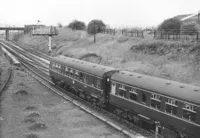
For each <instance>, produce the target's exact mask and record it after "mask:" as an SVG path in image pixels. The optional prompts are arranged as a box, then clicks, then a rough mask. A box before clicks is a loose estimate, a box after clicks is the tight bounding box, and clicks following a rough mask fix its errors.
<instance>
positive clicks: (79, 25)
mask: <svg viewBox="0 0 200 138" xmlns="http://www.w3.org/2000/svg"><path fill="white" fill-rule="evenodd" d="M68 27H69V28H71V29H72V30H85V28H86V26H85V23H84V22H82V21H77V20H74V21H72V22H71V23H69V25H68Z"/></svg>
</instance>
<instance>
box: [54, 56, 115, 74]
mask: <svg viewBox="0 0 200 138" xmlns="http://www.w3.org/2000/svg"><path fill="white" fill-rule="evenodd" d="M51 61H54V62H57V63H60V64H63V65H66V66H68V67H71V68H74V69H77V70H79V71H83V72H86V73H89V74H93V75H96V76H99V77H103V75H104V74H105V73H107V72H110V71H114V70H116V69H114V68H112V67H107V66H103V65H99V64H95V63H91V62H86V61H83V60H79V59H74V58H69V57H65V56H57V57H53V58H51Z"/></svg>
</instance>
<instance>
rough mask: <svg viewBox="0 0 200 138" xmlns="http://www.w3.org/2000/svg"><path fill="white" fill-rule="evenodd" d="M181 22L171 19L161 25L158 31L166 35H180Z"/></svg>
mask: <svg viewBox="0 0 200 138" xmlns="http://www.w3.org/2000/svg"><path fill="white" fill-rule="evenodd" d="M180 28H181V21H180V20H178V19H176V18H170V19H167V20H165V21H163V22H162V23H161V25H159V27H158V30H159V31H162V32H165V33H180Z"/></svg>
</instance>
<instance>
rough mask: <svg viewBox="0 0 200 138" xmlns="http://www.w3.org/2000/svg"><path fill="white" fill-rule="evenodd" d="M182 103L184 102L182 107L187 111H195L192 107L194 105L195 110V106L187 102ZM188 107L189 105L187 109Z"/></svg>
mask: <svg viewBox="0 0 200 138" xmlns="http://www.w3.org/2000/svg"><path fill="white" fill-rule="evenodd" d="M183 104H184V107H183V108H182V109H184V110H187V111H191V112H194V113H197V111H195V109H194V107H195V108H196V110H197V106H195V105H192V104H189V103H183ZM186 106H187V107H186ZM188 107H189V109H188Z"/></svg>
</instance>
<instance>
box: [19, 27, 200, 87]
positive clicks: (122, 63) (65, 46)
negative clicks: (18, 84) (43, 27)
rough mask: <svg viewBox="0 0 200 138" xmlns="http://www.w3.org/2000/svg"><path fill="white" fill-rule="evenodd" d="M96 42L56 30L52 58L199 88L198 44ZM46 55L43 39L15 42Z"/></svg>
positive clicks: (104, 37) (118, 38)
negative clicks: (79, 61) (193, 85)
mask: <svg viewBox="0 0 200 138" xmlns="http://www.w3.org/2000/svg"><path fill="white" fill-rule="evenodd" d="M96 40H97V42H96V43H94V42H93V36H91V35H88V34H87V33H86V32H85V31H72V30H70V29H67V28H61V29H59V35H58V36H55V37H54V38H53V43H52V44H53V46H52V49H53V51H52V56H57V55H64V56H69V57H73V58H78V59H82V60H87V61H90V62H95V63H98V64H103V65H107V66H112V67H116V68H119V69H123V70H129V71H134V72H139V73H143V74H148V75H152V76H157V77H162V78H166V79H170V80H176V81H180V82H185V83H192V84H196V85H199V86H200V70H199V68H200V44H198V43H191V42H178V41H171V42H169V41H165V40H154V39H152V38H149V37H145V39H142V38H136V37H126V36H122V35H109V34H97V36H96ZM16 41H17V42H18V43H19V44H22V45H24V46H26V47H29V48H34V49H37V50H40V51H42V52H44V53H48V41H47V39H46V38H45V37H42V36H41V37H40V36H34V37H33V36H31V35H30V34H26V35H23V36H20V37H19V38H18V40H16Z"/></svg>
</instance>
